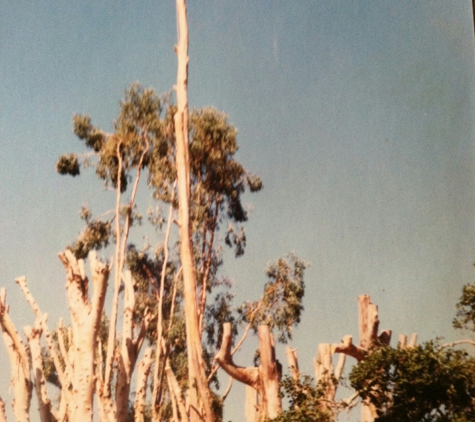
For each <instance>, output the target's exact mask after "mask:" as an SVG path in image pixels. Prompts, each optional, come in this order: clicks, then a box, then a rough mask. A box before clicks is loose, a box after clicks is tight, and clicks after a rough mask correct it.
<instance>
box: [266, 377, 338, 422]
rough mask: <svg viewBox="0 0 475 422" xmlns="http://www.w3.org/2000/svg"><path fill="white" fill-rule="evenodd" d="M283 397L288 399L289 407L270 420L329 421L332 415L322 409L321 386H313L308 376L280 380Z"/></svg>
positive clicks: (286, 421)
mask: <svg viewBox="0 0 475 422" xmlns="http://www.w3.org/2000/svg"><path fill="white" fill-rule="evenodd" d="M281 387H282V389H283V394H282V396H283V397H286V398H287V399H288V401H289V409H288V410H285V411H284V412H282V414H281V415H280V416H278V417H277V418H274V419H271V421H272V422H309V421H318V422H331V421H333V420H334V419H333V415H332V414H331V413H330V412H328V411H325V410H323V408H324V406H322V401H323V399H324V394H323V391H322V389H321V388H319V387H315V386H314V385H313V381H312V379H311V378H310V377H309V376H303V377H300V379H298V380H294V379H293V378H292V377H289V376H287V377H285V378H284V379H283V380H282V382H281Z"/></svg>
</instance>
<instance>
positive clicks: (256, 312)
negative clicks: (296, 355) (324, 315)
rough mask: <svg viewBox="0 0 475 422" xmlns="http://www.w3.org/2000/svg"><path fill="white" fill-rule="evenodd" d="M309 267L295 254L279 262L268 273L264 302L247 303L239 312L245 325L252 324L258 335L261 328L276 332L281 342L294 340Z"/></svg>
mask: <svg viewBox="0 0 475 422" xmlns="http://www.w3.org/2000/svg"><path fill="white" fill-rule="evenodd" d="M307 267H308V263H306V262H305V261H303V260H301V259H299V258H297V256H296V255H295V254H293V253H291V254H289V255H288V256H287V257H285V258H279V259H278V260H277V261H276V262H275V263H273V264H271V265H269V266H268V268H267V270H266V274H267V278H268V279H269V281H268V282H267V283H266V284H265V286H264V294H263V296H262V298H261V300H259V301H256V302H246V303H245V304H244V305H243V306H241V307H240V308H239V310H238V312H239V313H240V315H241V318H242V320H243V321H245V322H247V323H251V324H252V327H253V328H254V330H255V331H257V326H258V325H259V324H266V325H268V326H269V327H270V328H274V327H275V328H277V332H278V340H279V341H280V342H282V343H286V342H287V340H291V339H292V327H293V326H294V325H297V324H298V323H299V322H300V315H301V313H302V310H303V306H302V299H303V296H304V293H305V284H304V280H303V277H304V272H305V269H306V268H307Z"/></svg>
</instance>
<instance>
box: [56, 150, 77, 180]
mask: <svg viewBox="0 0 475 422" xmlns="http://www.w3.org/2000/svg"><path fill="white" fill-rule="evenodd" d="M56 171H57V172H58V173H59V174H63V175H65V174H69V175H70V176H73V177H74V176H78V175H79V173H80V171H79V161H78V157H77V155H76V154H64V155H62V156H61V157H59V160H58V162H57V163H56Z"/></svg>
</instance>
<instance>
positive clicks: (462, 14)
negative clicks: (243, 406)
mask: <svg viewBox="0 0 475 422" xmlns="http://www.w3.org/2000/svg"><path fill="white" fill-rule="evenodd" d="M188 16H189V25H190V67H189V70H190V77H189V98H190V106H191V107H202V106H206V105H212V106H215V107H217V108H218V109H222V110H224V111H226V112H227V113H228V115H229V119H230V121H231V122H232V123H233V124H234V125H235V126H236V127H237V128H238V130H239V135H238V141H239V145H240V150H239V153H238V155H239V159H240V160H241V162H242V163H243V164H244V165H245V167H246V168H247V169H249V170H250V171H252V172H255V173H257V174H259V175H260V176H261V177H262V179H263V182H264V190H263V191H262V192H260V193H259V194H256V195H252V196H246V201H247V202H248V203H249V204H252V213H251V217H250V221H249V224H248V225H247V234H248V236H247V239H248V242H247V243H248V246H247V251H246V255H245V256H244V257H242V258H240V259H239V260H237V261H235V260H232V259H228V261H227V263H226V266H225V272H226V274H228V275H229V276H230V277H232V278H233V279H234V280H235V291H236V303H239V301H242V300H244V299H255V298H257V297H258V296H259V295H260V293H261V288H262V287H261V286H262V285H263V283H264V282H265V277H264V268H265V266H266V264H267V263H268V262H269V261H272V260H275V259H276V258H277V257H279V256H282V255H284V254H286V253H287V252H289V251H295V252H296V253H297V254H298V255H299V256H300V257H302V258H304V259H306V260H307V261H310V262H311V264H312V266H311V267H310V269H309V270H308V271H307V273H306V285H307V293H306V296H305V301H304V305H305V313H304V316H303V321H302V323H301V325H300V327H299V328H298V329H297V330H296V331H295V335H294V342H293V344H292V346H293V347H296V348H298V350H299V358H300V365H301V367H302V369H303V370H304V371H306V372H308V373H312V357H313V356H315V354H316V349H317V346H318V343H320V342H337V341H339V339H340V338H341V337H342V336H343V335H346V334H353V335H354V336H355V338H356V337H357V321H358V318H357V296H358V295H359V294H362V293H366V294H369V295H371V297H372V299H373V302H375V303H376V304H378V305H379V309H380V319H381V328H389V329H392V330H393V344H394V342H395V341H396V338H397V335H398V334H399V333H407V334H410V333H412V332H418V333H419V337H420V339H421V340H422V341H424V340H428V339H430V338H434V337H436V336H445V337H446V338H447V339H455V338H459V337H460V335H461V334H458V333H455V332H454V331H453V330H452V328H451V321H452V319H453V317H454V315H455V308H454V306H455V303H456V301H457V299H458V297H459V296H460V293H461V288H462V286H463V285H464V284H466V283H468V282H472V281H473V280H474V278H475V277H474V276H475V270H474V268H473V262H474V261H475V243H474V240H475V224H474V223H475V220H474V217H473V216H474V210H475V194H474V192H475V186H474V181H475V179H474V176H475V174H474V170H475V169H474V162H475V156H474V142H473V140H474V121H473V117H472V116H473V114H474V107H473V98H474V97H473V95H474V82H473V81H474V74H475V73H474V72H475V69H474V55H473V52H474V42H473V26H472V17H471V2H470V1H469V0H427V1H424V2H421V1H414V0H412V1H409V0H401V1H398V2H394V1H389V0H353V1H350V2H348V1H341V0H328V1H325V2H324V1H318V2H317V1H313V2H304V1H300V2H287V1H270V0H262V1H259V2H256V1H250V0H240V1H236V0H235V1H230V0H219V1H218V0H215V1H213V0H209V1H201V2H190V4H189V9H188ZM175 38H176V28H175V10H174V2H152V1H145V0H144V1H141V2H139V3H137V2H130V1H110V0H109V1H101V2H98V1H82V2H77V3H71V2H67V1H61V0H59V1H56V2H48V1H45V0H44V1H34V2H23V1H18V2H2V14H1V16H0V80H1V83H0V142H1V145H2V148H1V150H0V180H2V182H1V183H0V196H1V198H2V202H1V206H0V207H1V214H2V218H1V219H0V270H1V274H2V277H1V282H0V284H1V285H3V286H5V287H6V288H7V289H8V299H9V303H10V304H11V308H12V309H11V314H12V316H13V318H14V319H15V321H16V322H17V325H18V327H21V326H22V325H26V324H32V323H33V321H34V319H33V314H32V313H31V312H30V310H29V308H28V306H27V305H26V303H25V301H24V299H23V298H22V296H21V294H20V293H19V292H18V288H17V286H16V285H15V283H14V279H15V277H18V276H20V275H27V277H28V280H29V283H30V286H31V290H32V291H33V293H34V295H35V296H36V298H37V300H38V301H39V303H40V305H41V306H42V308H43V309H44V310H45V311H48V312H50V315H51V318H50V319H51V325H52V326H54V325H55V324H56V322H57V319H58V318H59V316H60V315H66V314H67V309H66V306H65V304H64V298H65V294H64V274H63V270H62V267H61V264H60V262H59V260H58V259H57V253H58V252H59V251H61V250H62V249H63V248H64V246H65V245H67V244H68V243H69V242H71V241H72V240H73V239H74V237H75V236H76V235H77V233H78V232H79V230H80V228H81V222H80V220H79V218H78V211H79V209H80V207H81V205H83V204H84V203H90V202H92V203H94V201H98V199H97V198H101V197H102V196H101V183H100V182H99V181H96V180H95V179H94V177H93V175H85V176H82V177H81V180H73V179H68V178H62V177H60V176H58V175H57V174H56V173H55V171H54V164H55V162H56V160H57V158H58V156H59V155H60V154H62V153H64V152H68V151H76V150H78V149H80V146H81V145H80V143H79V142H77V140H76V138H75V137H74V135H73V134H72V131H71V117H72V115H73V113H88V114H90V115H91V116H92V118H93V121H94V123H96V124H97V125H99V126H101V127H102V128H104V129H106V130H109V129H110V128H111V125H112V121H113V120H114V118H115V116H116V115H117V112H118V102H119V100H120V99H121V98H122V95H123V92H124V90H125V89H126V88H127V87H128V86H129V85H130V83H132V82H133V81H140V82H141V83H142V84H144V85H145V86H154V87H155V89H156V90H157V92H165V91H168V90H170V89H171V87H172V86H173V84H174V81H175V73H176V57H175V54H174V52H173V45H174V43H175ZM147 200H148V199H146V201H147ZM104 206H107V205H104ZM1 353H3V355H0V357H1V356H3V358H2V360H3V361H4V360H5V354H4V352H3V351H2V352H1ZM278 353H279V356H280V358H281V360H282V361H284V362H285V355H284V353H283V350H282V349H279V351H278ZM236 360H237V361H238V362H239V363H240V364H242V365H248V364H251V357H250V356H249V355H246V353H244V352H243V353H242V354H240V355H238V356H237V357H236ZM4 363H5V365H6V364H7V363H6V361H5V362H4ZM237 390H238V391H239V389H237ZM236 394H237V393H236ZM0 395H1V396H2V397H4V398H8V397H9V396H8V392H7V380H3V381H2V383H1V385H0ZM236 397H237V395H236ZM229 412H230V413H229V416H228V417H229V418H231V417H232V418H234V419H233V420H235V421H237V420H239V413H236V412H238V410H237V409H234V410H233V409H230V411H229ZM233 412H234V413H233ZM236 415H237V416H236ZM345 417H346V416H345ZM342 420H346V419H345V418H342Z"/></svg>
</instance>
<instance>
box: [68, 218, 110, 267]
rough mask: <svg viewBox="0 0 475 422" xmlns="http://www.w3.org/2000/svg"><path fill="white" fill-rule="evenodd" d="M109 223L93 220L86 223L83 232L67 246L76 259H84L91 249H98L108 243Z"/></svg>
mask: <svg viewBox="0 0 475 422" xmlns="http://www.w3.org/2000/svg"><path fill="white" fill-rule="evenodd" d="M110 235H111V224H110V222H109V221H100V220H95V221H91V222H89V223H88V224H87V226H86V229H85V230H84V232H83V233H82V234H81V236H79V239H78V240H76V242H75V243H74V244H72V245H71V246H70V247H69V248H70V249H71V252H72V253H73V254H74V255H75V256H76V258H77V259H85V258H86V257H87V255H88V254H89V251H91V250H99V249H101V248H103V247H106V246H107V245H108V244H109V238H110Z"/></svg>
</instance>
